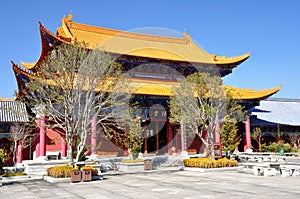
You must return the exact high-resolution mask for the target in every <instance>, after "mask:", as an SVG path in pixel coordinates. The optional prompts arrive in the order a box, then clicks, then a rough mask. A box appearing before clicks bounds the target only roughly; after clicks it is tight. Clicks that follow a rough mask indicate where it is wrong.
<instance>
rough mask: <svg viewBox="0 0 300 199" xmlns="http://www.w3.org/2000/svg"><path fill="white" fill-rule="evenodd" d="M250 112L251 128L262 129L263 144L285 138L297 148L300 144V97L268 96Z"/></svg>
mask: <svg viewBox="0 0 300 199" xmlns="http://www.w3.org/2000/svg"><path fill="white" fill-rule="evenodd" d="M250 112H251V117H250V120H251V129H252V130H254V129H255V128H260V129H261V132H262V133H261V144H268V143H271V142H277V141H278V140H284V141H285V142H286V143H290V144H291V146H293V147H295V148H298V147H299V146H300V100H299V99H285V98H268V99H265V100H261V101H260V104H259V105H258V106H255V107H253V108H251V109H250ZM253 145H255V143H253Z"/></svg>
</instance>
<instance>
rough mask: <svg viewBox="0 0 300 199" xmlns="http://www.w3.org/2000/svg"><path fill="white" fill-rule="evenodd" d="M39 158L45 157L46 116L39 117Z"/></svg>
mask: <svg viewBox="0 0 300 199" xmlns="http://www.w3.org/2000/svg"><path fill="white" fill-rule="evenodd" d="M40 156H46V116H41V117H40Z"/></svg>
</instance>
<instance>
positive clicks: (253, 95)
mask: <svg viewBox="0 0 300 199" xmlns="http://www.w3.org/2000/svg"><path fill="white" fill-rule="evenodd" d="M13 70H14V72H15V73H16V74H22V75H24V76H26V77H27V78H29V79H30V78H34V74H30V73H28V72H26V71H24V70H22V69H21V68H20V67H19V66H18V65H16V64H14V63H13ZM16 76H17V75H16ZM47 83H48V84H52V83H51V81H50V82H47ZM176 85H178V82H177V81H173V80H158V79H149V78H148V79H145V78H136V77H131V78H130V87H132V88H133V93H134V94H141V95H157V96H171V95H173V93H172V88H173V87H174V86H176ZM224 88H225V89H226V90H227V91H228V92H229V93H230V94H231V96H232V98H233V99H236V100H256V99H264V98H267V97H269V96H271V95H273V94H275V93H277V92H278V91H279V90H280V87H275V88H271V89H266V90H259V91H255V90H254V89H243V88H235V87H231V86H225V85H224ZM19 89H20V88H19ZM97 90H103V89H101V88H99V89H97Z"/></svg>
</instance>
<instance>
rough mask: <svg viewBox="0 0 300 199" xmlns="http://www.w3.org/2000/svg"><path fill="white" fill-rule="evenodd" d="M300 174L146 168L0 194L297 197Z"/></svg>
mask: <svg viewBox="0 0 300 199" xmlns="http://www.w3.org/2000/svg"><path fill="white" fill-rule="evenodd" d="M299 185H300V176H293V177H288V178H284V177H282V176H272V177H263V176H254V175H252V174H249V173H244V172H237V171H224V172H207V173H206V172H205V173H201V172H197V171H182V170H181V171H179V170H177V171H176V170H174V171H172V172H163V171H161V172H145V173H137V174H119V175H108V176H106V177H105V179H104V180H98V181H91V182H80V183H70V182H62V183H56V184H51V183H49V182H47V181H44V180H40V179H33V180H30V181H24V182H14V183H11V184H6V185H4V186H3V187H0V198H5V199H10V198H91V199H96V198H110V199H111V198H118V199H122V198H126V199H127V198H151V199H152V198H172V199H177V198H186V199H189V198H225V197H230V198H241V197H245V198H272V199H273V198H280V199H284V198H298V197H299V195H300V187H299Z"/></svg>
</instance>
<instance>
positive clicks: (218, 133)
mask: <svg viewBox="0 0 300 199" xmlns="http://www.w3.org/2000/svg"><path fill="white" fill-rule="evenodd" d="M220 130H221V125H220V121H219V120H217V121H216V127H215V144H220V143H221V139H220Z"/></svg>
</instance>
